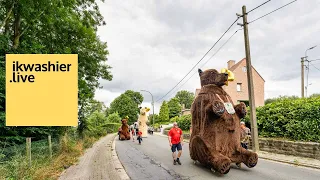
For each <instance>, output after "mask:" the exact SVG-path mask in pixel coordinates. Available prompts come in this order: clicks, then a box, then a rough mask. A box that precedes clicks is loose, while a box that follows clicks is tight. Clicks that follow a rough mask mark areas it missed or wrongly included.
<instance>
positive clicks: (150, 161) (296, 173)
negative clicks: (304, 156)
mask: <svg viewBox="0 0 320 180" xmlns="http://www.w3.org/2000/svg"><path fill="white" fill-rule="evenodd" d="M116 151H117V154H118V156H119V159H120V161H121V162H122V164H123V166H124V168H125V169H126V171H127V173H128V175H129V176H130V178H131V179H132V180H144V179H154V180H156V179H190V180H192V179H196V180H202V179H203V180H205V179H212V178H214V177H218V176H220V175H218V174H215V173H213V172H211V171H210V170H209V169H206V168H204V167H202V166H201V165H198V164H197V165H195V164H193V162H192V160H191V159H190V156H189V144H188V143H184V145H183V154H182V158H181V162H182V165H181V166H179V165H173V163H172V157H171V152H170V147H169V143H168V139H167V138H166V137H162V136H157V135H153V136H152V135H148V137H147V138H145V139H143V142H142V145H138V143H137V142H136V141H135V142H132V140H131V141H118V140H117V141H116ZM223 176H224V177H223V179H234V180H241V179H256V180H262V179H268V180H272V179H274V180H280V179H287V180H294V179H296V180H300V179H308V180H313V179H314V180H318V179H319V177H320V171H319V170H317V169H311V168H304V167H296V166H293V165H289V164H283V163H278V162H273V161H268V160H263V159H259V162H258V165H257V166H256V167H254V168H251V169H249V168H247V167H246V166H245V165H242V168H241V169H237V168H236V166H235V165H232V168H231V170H230V172H229V173H228V174H226V175H223Z"/></svg>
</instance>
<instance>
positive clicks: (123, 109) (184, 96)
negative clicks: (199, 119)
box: [105, 90, 194, 124]
mask: <svg viewBox="0 0 320 180" xmlns="http://www.w3.org/2000/svg"><path fill="white" fill-rule="evenodd" d="M193 100H194V94H193V93H192V92H188V91H186V90H182V91H179V92H177V94H176V95H175V97H173V98H172V99H170V100H169V101H168V102H167V101H163V103H162V105H161V107H160V113H159V115H158V114H154V115H153V114H151V115H150V116H149V122H152V116H154V119H155V123H156V124H165V123H169V122H170V119H171V120H173V118H175V117H178V116H180V114H181V110H182V105H183V104H184V105H185V108H186V109H190V108H191V104H192V102H193ZM142 102H143V96H142V94H141V93H140V92H135V91H133V90H126V91H125V92H124V93H122V94H121V95H120V96H118V97H117V98H115V99H114V100H113V101H112V102H111V103H110V107H107V108H106V111H105V113H106V115H107V116H110V115H112V116H115V115H114V114H117V115H119V116H120V117H121V118H125V117H126V116H128V117H129V119H128V123H129V124H132V123H134V122H136V121H137V120H138V116H139V111H140V110H139V106H140V105H141V103H142Z"/></svg>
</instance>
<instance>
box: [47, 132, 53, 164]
mask: <svg viewBox="0 0 320 180" xmlns="http://www.w3.org/2000/svg"><path fill="white" fill-rule="evenodd" d="M48 142H49V157H50V159H51V158H52V144H51V135H49V136H48Z"/></svg>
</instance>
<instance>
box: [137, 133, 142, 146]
mask: <svg viewBox="0 0 320 180" xmlns="http://www.w3.org/2000/svg"><path fill="white" fill-rule="evenodd" d="M137 136H138V137H137V140H138V141H139V145H141V141H142V132H141V131H139V129H138V133H137Z"/></svg>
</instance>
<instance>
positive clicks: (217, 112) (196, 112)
mask: <svg viewBox="0 0 320 180" xmlns="http://www.w3.org/2000/svg"><path fill="white" fill-rule="evenodd" d="M198 72H199V76H200V81H201V91H200V93H199V95H198V96H197V97H196V99H195V100H194V102H193V104H192V107H191V112H192V134H191V138H190V144H189V149H190V157H191V159H193V160H194V161H199V162H200V163H201V164H204V165H206V166H209V167H211V168H213V169H214V170H216V171H218V172H219V173H221V174H226V173H228V172H229V170H230V165H231V163H241V162H242V163H244V164H245V165H246V166H248V167H249V168H252V167H254V166H255V165H256V164H257V162H258V155H257V154H256V153H254V152H251V151H248V150H246V149H244V148H242V147H241V145H240V118H243V117H244V116H245V115H246V105H245V104H244V103H240V104H238V105H236V106H234V105H233V103H232V100H231V98H230V96H229V95H228V94H227V93H226V92H225V91H224V90H223V89H222V86H223V85H226V84H227V81H228V74H227V73H219V72H218V71H217V70H215V69H209V70H206V71H204V72H203V71H202V70H201V69H199V70H198ZM222 101H223V102H222ZM226 102H230V103H231V105H232V106H231V107H233V108H231V109H233V110H234V111H235V112H234V113H233V112H232V111H229V112H231V113H228V112H227V110H226V108H225V106H224V103H226Z"/></svg>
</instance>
